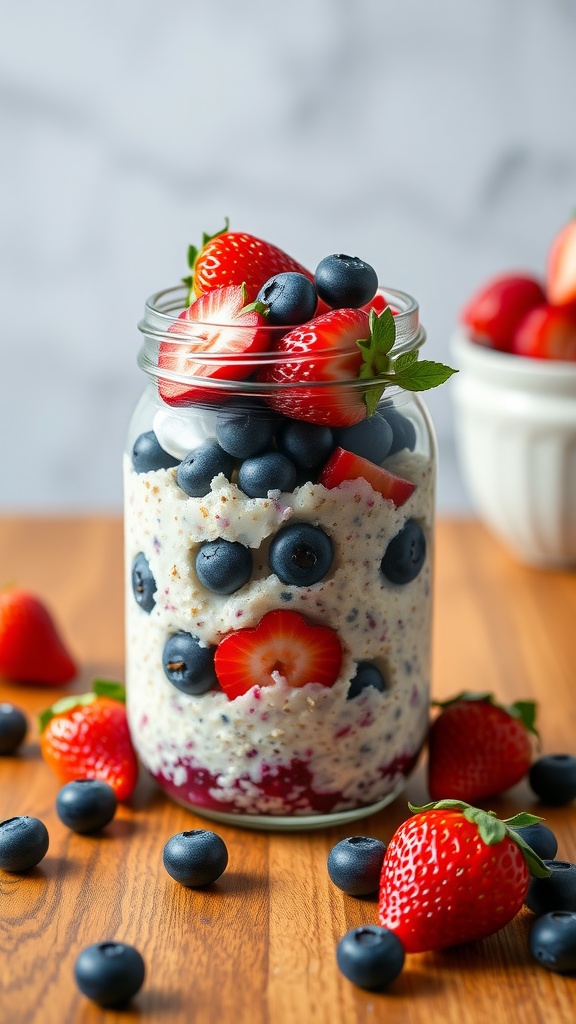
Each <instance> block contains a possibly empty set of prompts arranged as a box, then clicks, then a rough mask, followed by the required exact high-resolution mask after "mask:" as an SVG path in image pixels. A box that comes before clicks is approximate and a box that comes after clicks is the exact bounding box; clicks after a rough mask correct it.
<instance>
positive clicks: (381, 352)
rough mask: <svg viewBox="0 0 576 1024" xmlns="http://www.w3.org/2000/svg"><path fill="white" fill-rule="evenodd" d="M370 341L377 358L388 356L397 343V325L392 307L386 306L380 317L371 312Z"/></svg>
mask: <svg viewBox="0 0 576 1024" xmlns="http://www.w3.org/2000/svg"><path fill="white" fill-rule="evenodd" d="M369 322H370V341H371V345H372V351H373V353H374V354H375V356H376V360H377V358H378V357H379V356H386V355H388V353H389V352H390V350H391V348H392V347H393V345H394V342H395V341H396V324H395V323H394V317H393V315H392V310H391V309H390V306H385V308H384V309H383V310H382V312H381V313H380V315H379V316H378V314H377V313H376V312H375V311H374V310H373V309H371V310H370V318H369Z"/></svg>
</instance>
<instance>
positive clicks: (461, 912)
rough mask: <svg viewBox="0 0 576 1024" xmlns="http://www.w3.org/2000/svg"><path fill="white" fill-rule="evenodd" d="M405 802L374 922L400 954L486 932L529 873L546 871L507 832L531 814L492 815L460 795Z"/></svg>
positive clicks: (496, 925) (509, 911)
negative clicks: (406, 811) (396, 942)
mask: <svg viewBox="0 0 576 1024" xmlns="http://www.w3.org/2000/svg"><path fill="white" fill-rule="evenodd" d="M410 809H411V810H412V811H415V812H416V813H415V814H414V816H413V817H411V818H408V820H407V821H405V822H404V823H403V824H402V825H400V827H399V828H398V829H397V831H396V832H395V833H394V835H393V836H392V839H391V840H390V842H389V844H388V847H387V850H386V855H385V857H384V863H383V866H382V875H381V878H380V897H379V922H380V924H381V925H382V926H383V927H384V928H389V929H390V931H392V932H394V933H395V934H396V935H397V937H398V938H399V939H400V940H401V942H402V944H403V946H404V949H405V950H406V952H407V953H421V952H425V951H427V950H434V949H443V948H445V947H446V946H455V945H459V944H460V943H463V942H474V941H476V940H478V939H483V938H486V936H488V935H492V934H493V933H494V932H496V931H498V930H499V929H500V928H503V927H504V925H506V924H508V922H509V921H511V920H512V918H513V917H515V916H516V914H517V913H518V911H519V910H520V908H521V906H522V904H523V902H524V898H525V896H526V893H527V891H528V885H529V882H530V875H531V874H533V875H536V876H537V877H540V878H546V877H548V875H549V874H550V869H549V868H547V867H546V865H545V864H544V863H543V861H541V860H540V858H539V857H538V856H537V855H536V854H535V853H534V851H533V850H531V849H530V847H529V846H528V845H527V844H526V843H525V842H524V840H523V839H522V838H521V837H520V836H519V835H518V834H517V833H516V832H515V831H514V828H520V827H525V826H527V825H530V824H534V823H535V822H536V821H538V820H539V819H538V818H536V817H535V815H532V814H517V815H516V816H515V817H514V818H510V819H508V820H507V821H500V820H499V819H498V818H496V817H495V815H494V814H493V813H492V812H491V811H490V812H489V811H481V810H479V809H478V808H476V807H471V806H470V805H469V804H467V803H465V802H464V801H461V800H440V801H439V802H438V803H431V804H426V806H425V807H411V808H410Z"/></svg>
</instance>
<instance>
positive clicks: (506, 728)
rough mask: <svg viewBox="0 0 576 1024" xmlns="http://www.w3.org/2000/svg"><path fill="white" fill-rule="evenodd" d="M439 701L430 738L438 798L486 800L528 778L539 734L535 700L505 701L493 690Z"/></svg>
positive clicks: (431, 779) (431, 780) (433, 792)
mask: <svg viewBox="0 0 576 1024" xmlns="http://www.w3.org/2000/svg"><path fill="white" fill-rule="evenodd" d="M439 706H440V708H441V711H440V714H439V715H438V717H437V718H436V720H435V721H434V722H433V724H432V727H431V729H430V734H429V738H428V751H429V754H428V789H429V792H430V796H431V797H432V799H433V800H440V799H444V797H451V798H452V797H453V798H454V799H456V800H467V801H468V802H470V801H476V800H484V799H486V797H490V796H495V795H496V794H498V793H502V792H504V790H506V789H510V787H511V786H515V785H516V783H517V782H519V781H520V779H522V778H524V776H525V775H526V774H527V772H528V770H529V768H530V764H531V762H532V740H531V736H532V735H537V733H536V729H535V719H536V706H535V705H534V704H533V703H532V702H531V701H517V702H516V703H515V704H512V705H510V706H509V707H500V706H499V705H497V704H494V703H493V699H492V696H491V694H473V693H470V694H469V693H462V694H459V696H458V697H455V698H453V699H452V700H450V701H446V702H445V703H443V704H440V705H439Z"/></svg>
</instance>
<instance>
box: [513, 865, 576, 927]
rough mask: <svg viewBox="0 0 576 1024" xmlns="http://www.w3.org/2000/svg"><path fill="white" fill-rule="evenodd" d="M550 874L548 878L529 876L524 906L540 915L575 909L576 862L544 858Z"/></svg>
mask: <svg viewBox="0 0 576 1024" xmlns="http://www.w3.org/2000/svg"><path fill="white" fill-rule="evenodd" d="M544 863H545V864H546V867H549V868H550V869H551V871H552V874H551V875H549V876H548V878H531V879H530V885H529V886H528V892H527V894H526V899H525V900H524V902H525V904H526V906H527V907H528V908H529V909H530V910H531V911H532V913H534V914H536V916H537V917H541V916H542V914H548V913H550V912H551V911H553V910H570V911H573V910H574V911H576V864H570V863H569V862H568V861H564V860H545V861H544Z"/></svg>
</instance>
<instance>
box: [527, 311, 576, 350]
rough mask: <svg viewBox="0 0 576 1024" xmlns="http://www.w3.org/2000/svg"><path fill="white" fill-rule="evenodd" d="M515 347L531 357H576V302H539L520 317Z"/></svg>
mask: <svg viewBox="0 0 576 1024" xmlns="http://www.w3.org/2000/svg"><path fill="white" fill-rule="evenodd" d="M512 351H513V352H514V353H515V355H517V356H528V357H529V358H530V359H562V360H564V361H565V362H574V361H575V360H576V305H574V306H566V307H564V306H537V308H536V309H533V310H531V311H530V312H529V313H527V314H526V316H525V317H524V318H523V319H522V320H521V321H520V323H519V324H518V327H517V329H516V332H515V334H514V337H513V339H512Z"/></svg>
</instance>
